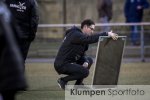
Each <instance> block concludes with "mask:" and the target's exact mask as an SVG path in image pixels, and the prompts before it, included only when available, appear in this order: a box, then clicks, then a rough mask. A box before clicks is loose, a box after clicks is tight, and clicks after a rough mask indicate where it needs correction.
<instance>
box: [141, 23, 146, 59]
mask: <svg viewBox="0 0 150 100" xmlns="http://www.w3.org/2000/svg"><path fill="white" fill-rule="evenodd" d="M144 54H145V53H144V29H143V25H141V62H145V57H144Z"/></svg>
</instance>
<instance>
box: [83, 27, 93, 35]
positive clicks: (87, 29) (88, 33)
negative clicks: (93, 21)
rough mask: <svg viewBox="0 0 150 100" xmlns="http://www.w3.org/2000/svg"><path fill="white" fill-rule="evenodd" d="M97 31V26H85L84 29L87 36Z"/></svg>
mask: <svg viewBox="0 0 150 100" xmlns="http://www.w3.org/2000/svg"><path fill="white" fill-rule="evenodd" d="M94 30H95V25H91V26H87V25H85V26H84V27H83V29H82V31H83V33H84V34H86V35H92V34H93V33H94Z"/></svg>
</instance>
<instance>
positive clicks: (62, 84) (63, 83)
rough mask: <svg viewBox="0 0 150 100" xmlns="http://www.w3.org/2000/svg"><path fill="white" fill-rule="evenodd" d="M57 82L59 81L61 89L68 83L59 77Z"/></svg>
mask: <svg viewBox="0 0 150 100" xmlns="http://www.w3.org/2000/svg"><path fill="white" fill-rule="evenodd" d="M57 82H58V85H59V87H60V88H61V89H63V90H65V85H66V84H67V83H66V82H64V81H63V80H62V79H61V78H59V79H58V80H57Z"/></svg>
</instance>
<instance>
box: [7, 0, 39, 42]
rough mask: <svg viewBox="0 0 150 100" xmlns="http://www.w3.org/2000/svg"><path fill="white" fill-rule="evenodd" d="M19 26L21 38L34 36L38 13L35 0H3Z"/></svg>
mask: <svg viewBox="0 0 150 100" xmlns="http://www.w3.org/2000/svg"><path fill="white" fill-rule="evenodd" d="M5 3H6V4H7V6H8V7H9V8H10V11H11V12H12V14H13V16H14V17H15V19H16V22H17V24H18V26H19V28H20V31H21V32H20V34H21V37H22V38H33V39H34V37H35V34H36V31H37V26H38V20H39V15H38V12H37V2H36V0H5Z"/></svg>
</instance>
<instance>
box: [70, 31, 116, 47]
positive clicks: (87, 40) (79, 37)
mask: <svg viewBox="0 0 150 100" xmlns="http://www.w3.org/2000/svg"><path fill="white" fill-rule="evenodd" d="M100 36H110V37H112V39H113V40H117V38H118V35H117V34H116V33H113V32H112V31H110V32H108V33H106V32H103V33H98V34H94V35H91V36H86V35H84V34H83V33H75V35H74V36H73V37H72V43H76V44H91V43H96V42H98V39H99V37H100Z"/></svg>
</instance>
